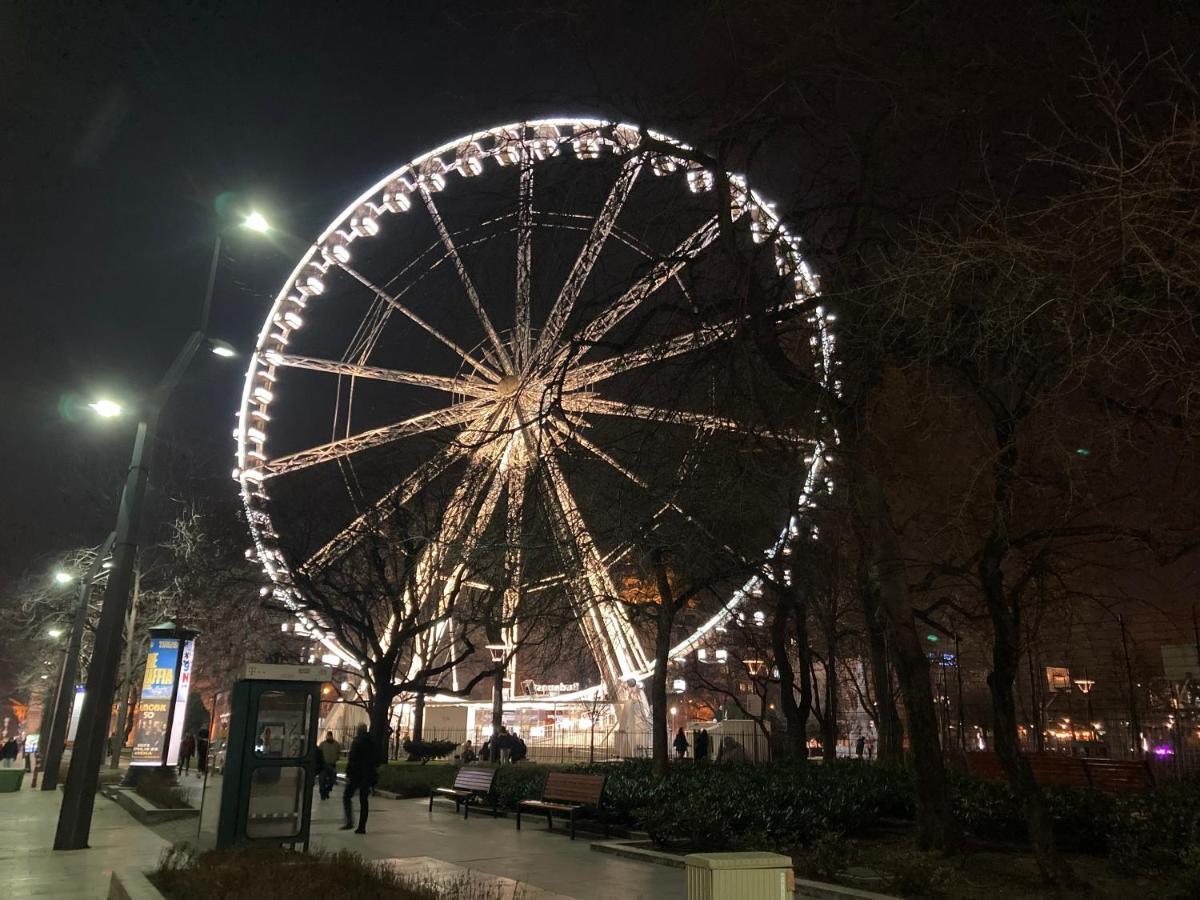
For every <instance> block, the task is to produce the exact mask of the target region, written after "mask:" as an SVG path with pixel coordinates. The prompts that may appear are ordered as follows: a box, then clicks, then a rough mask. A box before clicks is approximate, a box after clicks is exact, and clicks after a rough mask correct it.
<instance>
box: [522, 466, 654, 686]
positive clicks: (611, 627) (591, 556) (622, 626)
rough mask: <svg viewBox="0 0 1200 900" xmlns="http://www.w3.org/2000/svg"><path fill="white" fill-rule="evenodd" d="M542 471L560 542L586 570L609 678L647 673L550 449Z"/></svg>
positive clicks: (584, 584)
mask: <svg viewBox="0 0 1200 900" xmlns="http://www.w3.org/2000/svg"><path fill="white" fill-rule="evenodd" d="M541 461H542V463H543V464H544V465H543V467H542V472H543V476H544V481H545V483H546V486H547V491H548V493H549V495H550V501H551V502H550V503H549V504H548V505H549V506H550V507H551V509H557V511H558V515H557V516H551V519H552V525H553V526H554V527H555V530H556V531H558V532H559V540H561V541H563V542H564V543H565V544H566V545H567V546H570V547H572V548H574V551H575V554H576V558H577V559H578V561H579V564H580V566H581V567H582V569H583V572H582V578H581V579H580V586H581V587H583V588H585V589H586V596H585V597H584V603H585V605H586V607H587V609H586V610H585V614H586V615H587V616H588V617H589V619H590V621H591V622H592V623H593V627H595V628H597V629H598V633H597V634H596V635H595V638H596V639H597V641H598V643H600V645H601V649H602V650H603V651H604V655H605V657H606V659H607V663H608V675H609V679H610V681H612V682H613V683H615V682H617V681H618V680H620V679H621V678H622V677H623V676H626V675H628V674H629V673H631V672H639V671H642V670H644V669H645V668H646V667H647V666H648V665H649V661H648V660H647V658H646V654H645V651H644V650H642V646H641V643H640V642H639V641H638V639H637V635H636V633H635V632H634V630H633V625H632V623H631V622H630V621H629V617H628V615H627V614H626V611H625V609H624V607H620V606H617V605H615V604H614V603H613V602H612V598H614V597H615V596H616V588H615V586H614V585H613V583H612V580H611V579H610V577H609V574H608V569H607V568H605V566H604V560H603V557H602V556H601V554H600V551H599V550H598V549H597V547H596V544H595V541H594V539H593V538H592V535H591V532H590V531H589V529H588V527H587V524H586V522H585V521H584V518H583V515H582V513H581V512H580V511H579V505H578V504H577V503H576V502H575V498H574V496H573V495H572V494H571V489H570V487H569V486H568V485H567V481H566V479H565V478H564V477H563V473H562V469H561V468H560V467H559V465H558V460H557V452H556V451H555V450H554V449H553V447H547V450H546V452H545V453H543V454H542V456H541Z"/></svg>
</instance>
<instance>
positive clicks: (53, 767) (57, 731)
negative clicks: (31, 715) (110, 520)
mask: <svg viewBox="0 0 1200 900" xmlns="http://www.w3.org/2000/svg"><path fill="white" fill-rule="evenodd" d="M114 537H115V535H114V534H113V533H112V532H110V533H109V535H108V537H107V538H105V540H104V543H103V544H101V545H100V549H99V550H97V551H96V555H95V557H94V558H93V559H92V562H91V565H89V566H88V571H87V576H86V577H85V578H84V579H83V580H82V581H81V582H80V583H79V602H78V603H77V605H76V607H75V619H74V621H73V622H72V623H71V637H70V638H69V639H68V641H67V651H66V657H65V658H64V659H63V664H62V668H61V669H60V670H59V676H58V692H57V693H56V694H55V695H54V712H53V713H52V714H51V719H50V731H49V733H48V734H47V735H46V743H45V744H43V745H42V746H44V747H45V752H44V753H43V755H42V759H43V760H45V766H44V771H43V773H42V790H43V791H53V790H55V789H57V788H58V770H59V769H60V768H61V767H62V755H63V749H64V744H65V743H66V740H65V738H66V734H67V719H68V717H69V716H70V714H71V712H70V711H71V702H72V701H73V700H74V699H75V682H76V681H77V680H78V676H79V647H80V645H81V644H82V643H83V629H84V627H85V626H86V625H87V614H88V605H89V604H90V603H91V598H92V585H93V584H95V582H96V578H97V576H98V575H99V574H100V570H101V566H102V565H103V564H104V560H105V558H106V557H107V556H108V553H109V551H110V550H111V549H112V544H113V538H114Z"/></svg>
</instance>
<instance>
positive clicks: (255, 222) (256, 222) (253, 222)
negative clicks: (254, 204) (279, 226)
mask: <svg viewBox="0 0 1200 900" xmlns="http://www.w3.org/2000/svg"><path fill="white" fill-rule="evenodd" d="M242 227H243V228H249V229H250V230H251V231H257V232H258V233H259V234H266V233H267V232H268V231H270V230H271V223H270V222H268V221H267V220H266V218H265V217H264V216H263V214H262V213H260V212H251V213H250V215H248V216H246V218H245V219H243V220H242Z"/></svg>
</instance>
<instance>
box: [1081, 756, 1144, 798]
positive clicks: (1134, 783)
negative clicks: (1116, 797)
mask: <svg viewBox="0 0 1200 900" xmlns="http://www.w3.org/2000/svg"><path fill="white" fill-rule="evenodd" d="M1083 764H1084V767H1085V768H1086V769H1087V773H1088V778H1090V779H1091V782H1092V787H1094V788H1095V789H1096V790H1098V791H1105V792H1107V793H1110V794H1123V793H1131V792H1141V791H1148V790H1151V789H1153V788H1154V773H1153V772H1151V771H1150V763H1148V762H1147V761H1146V760H1144V759H1143V760H1123V759H1085V760H1084V761H1083Z"/></svg>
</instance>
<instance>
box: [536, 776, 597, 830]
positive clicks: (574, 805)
mask: <svg viewBox="0 0 1200 900" xmlns="http://www.w3.org/2000/svg"><path fill="white" fill-rule="evenodd" d="M603 793H604V776H603V775H568V774H567V773H566V772H551V773H550V774H549V775H547V776H546V786H545V787H544V788H543V789H542V799H541V800H522V801H520V802H519V803H518V804H517V830H518V831H520V830H521V811H522V810H526V809H528V810H534V811H536V812H544V813H545V814H546V827H547V828H553V827H554V819H553V816H554V814H555V813H558V814H559V815H566V816H568V817H569V819H570V822H571V840H575V814H576V813H579V812H591V813H593V814H596V813H599V811H600V795H601V794H603ZM604 835H605V837H607V836H608V825H607V824H605V826H604Z"/></svg>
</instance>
